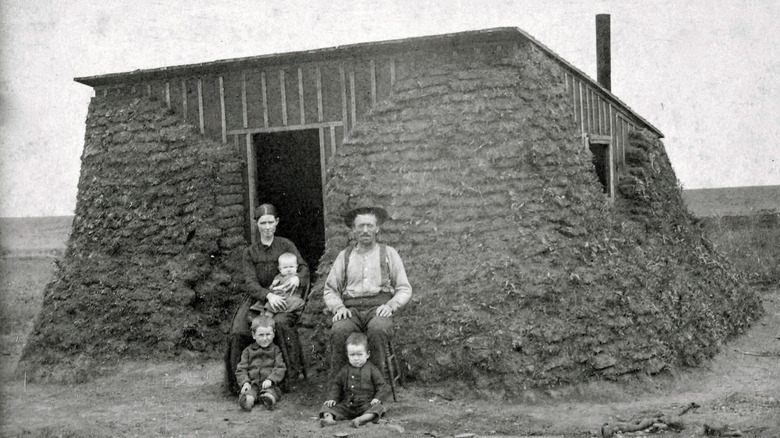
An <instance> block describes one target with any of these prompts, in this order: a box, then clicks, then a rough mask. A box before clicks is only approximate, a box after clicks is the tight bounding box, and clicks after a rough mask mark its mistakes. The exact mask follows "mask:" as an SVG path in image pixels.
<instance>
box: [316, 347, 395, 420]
mask: <svg viewBox="0 0 780 438" xmlns="http://www.w3.org/2000/svg"><path fill="white" fill-rule="evenodd" d="M346 346H347V359H349V364H347V365H344V366H343V367H342V368H341V370H339V372H338V373H336V374H335V375H334V377H333V379H332V380H331V383H330V390H329V392H328V400H327V401H326V402H325V403H324V406H323V407H322V410H321V411H320V426H322V427H325V426H332V425H334V424H336V421H337V420H345V419H346V420H352V427H360V426H362V425H364V424H366V423H368V422H369V421H373V422H375V423H376V422H377V421H379V418H380V417H381V416H382V415H384V413H385V407H384V406H383V405H382V400H387V397H388V389H387V384H386V383H385V378H384V376H382V372H381V371H379V368H377V367H376V365H374V364H372V363H371V362H367V360H368V356H369V355H370V352H369V351H368V338H366V335H365V334H363V333H359V332H357V333H352V334H351V335H349V337H348V338H347V342H346Z"/></svg>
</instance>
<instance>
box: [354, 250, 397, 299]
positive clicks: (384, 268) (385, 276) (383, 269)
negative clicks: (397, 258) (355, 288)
mask: <svg viewBox="0 0 780 438" xmlns="http://www.w3.org/2000/svg"><path fill="white" fill-rule="evenodd" d="M353 249H355V247H354V246H353V245H349V246H348V247H347V249H345V250H344V274H343V277H342V279H343V282H342V284H343V285H344V288H345V289H346V287H347V268H348V267H349V258H350V256H351V255H352V250H353ZM379 271H380V278H381V279H382V282H381V287H382V292H387V293H393V286H392V285H391V284H390V258H389V257H388V256H387V245H385V244H384V243H380V244H379Z"/></svg>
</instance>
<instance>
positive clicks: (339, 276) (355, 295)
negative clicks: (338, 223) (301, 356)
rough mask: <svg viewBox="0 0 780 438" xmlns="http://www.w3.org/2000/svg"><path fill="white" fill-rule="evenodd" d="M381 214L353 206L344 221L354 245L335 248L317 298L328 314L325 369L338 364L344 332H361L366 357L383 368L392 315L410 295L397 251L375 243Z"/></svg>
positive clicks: (383, 215)
mask: <svg viewBox="0 0 780 438" xmlns="http://www.w3.org/2000/svg"><path fill="white" fill-rule="evenodd" d="M385 219H387V212H386V211H385V210H384V209H383V208H379V207H360V208H356V209H354V210H352V211H350V212H349V213H347V215H346V216H344V223H345V224H346V225H347V227H350V228H352V231H353V233H354V237H355V239H357V244H356V245H354V246H350V247H349V248H347V249H345V250H343V251H341V252H340V253H339V255H338V256H337V257H336V260H335V261H334V262H333V266H332V267H331V269H330V273H329V274H328V279H327V281H326V282H325V289H324V292H323V298H324V300H325V305H326V306H327V308H328V310H330V311H331V313H333V327H332V328H331V332H330V348H331V362H330V364H331V365H330V366H331V368H330V369H331V373H335V372H337V371H338V370H340V369H341V367H342V366H343V365H344V361H345V358H346V357H347V355H346V347H345V341H346V340H347V337H349V335H350V333H354V332H365V333H366V336H367V337H368V342H369V348H370V349H371V352H372V354H371V357H370V358H371V360H372V361H373V362H374V364H375V365H377V366H378V367H379V369H381V370H384V369H385V366H384V363H383V361H384V358H385V346H386V345H387V343H388V342H389V340H390V339H391V338H392V336H393V319H392V318H393V314H394V313H395V312H397V311H398V310H399V309H400V308H401V307H403V306H404V305H405V304H406V303H407V302H409V298H411V296H412V287H411V286H410V285H409V280H408V279H407V278H406V271H405V270H404V264H403V262H402V261H401V257H400V256H399V255H398V252H397V251H396V250H395V249H394V248H392V247H390V246H387V245H384V244H379V243H377V240H376V236H377V234H378V233H379V231H380V228H379V227H380V225H382V223H383V222H384V220H385Z"/></svg>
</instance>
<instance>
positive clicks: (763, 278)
mask: <svg viewBox="0 0 780 438" xmlns="http://www.w3.org/2000/svg"><path fill="white" fill-rule="evenodd" d="M702 222H703V224H704V228H705V230H707V234H708V236H709V237H710V240H712V243H713V244H714V246H715V248H716V249H717V250H718V251H719V252H720V253H722V254H724V255H725V256H726V257H727V258H728V259H729V260H730V261H731V263H732V264H733V265H734V267H735V268H737V269H738V270H739V271H740V272H742V273H743V274H744V275H745V276H746V277H747V279H748V281H750V282H751V283H760V284H775V285H777V284H780V213H777V212H776V213H769V212H764V213H760V214H756V215H752V216H719V217H707V218H703V219H702Z"/></svg>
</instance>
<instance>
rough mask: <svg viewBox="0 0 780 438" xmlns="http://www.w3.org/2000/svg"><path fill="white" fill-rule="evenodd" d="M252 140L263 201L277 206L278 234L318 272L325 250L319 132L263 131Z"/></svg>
mask: <svg viewBox="0 0 780 438" xmlns="http://www.w3.org/2000/svg"><path fill="white" fill-rule="evenodd" d="M252 140H253V142H254V146H255V150H256V154H257V194H258V198H259V203H260V204H262V203H265V202H268V203H271V204H273V205H274V206H276V209H277V211H278V213H279V227H278V228H277V230H276V234H277V235H278V236H282V237H286V238H288V239H290V240H292V242H293V243H294V244H295V246H296V247H298V250H299V251H300V252H301V256H303V258H304V259H305V260H306V262H307V263H308V264H309V267H310V268H311V271H312V272H314V271H316V269H317V264H318V263H319V260H320V256H322V252H323V251H324V250H325V223H324V214H323V202H322V174H321V172H322V170H321V167H320V137H319V131H318V130H317V129H305V130H295V131H284V132H271V133H260V134H255V135H254V136H253V138H252Z"/></svg>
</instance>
